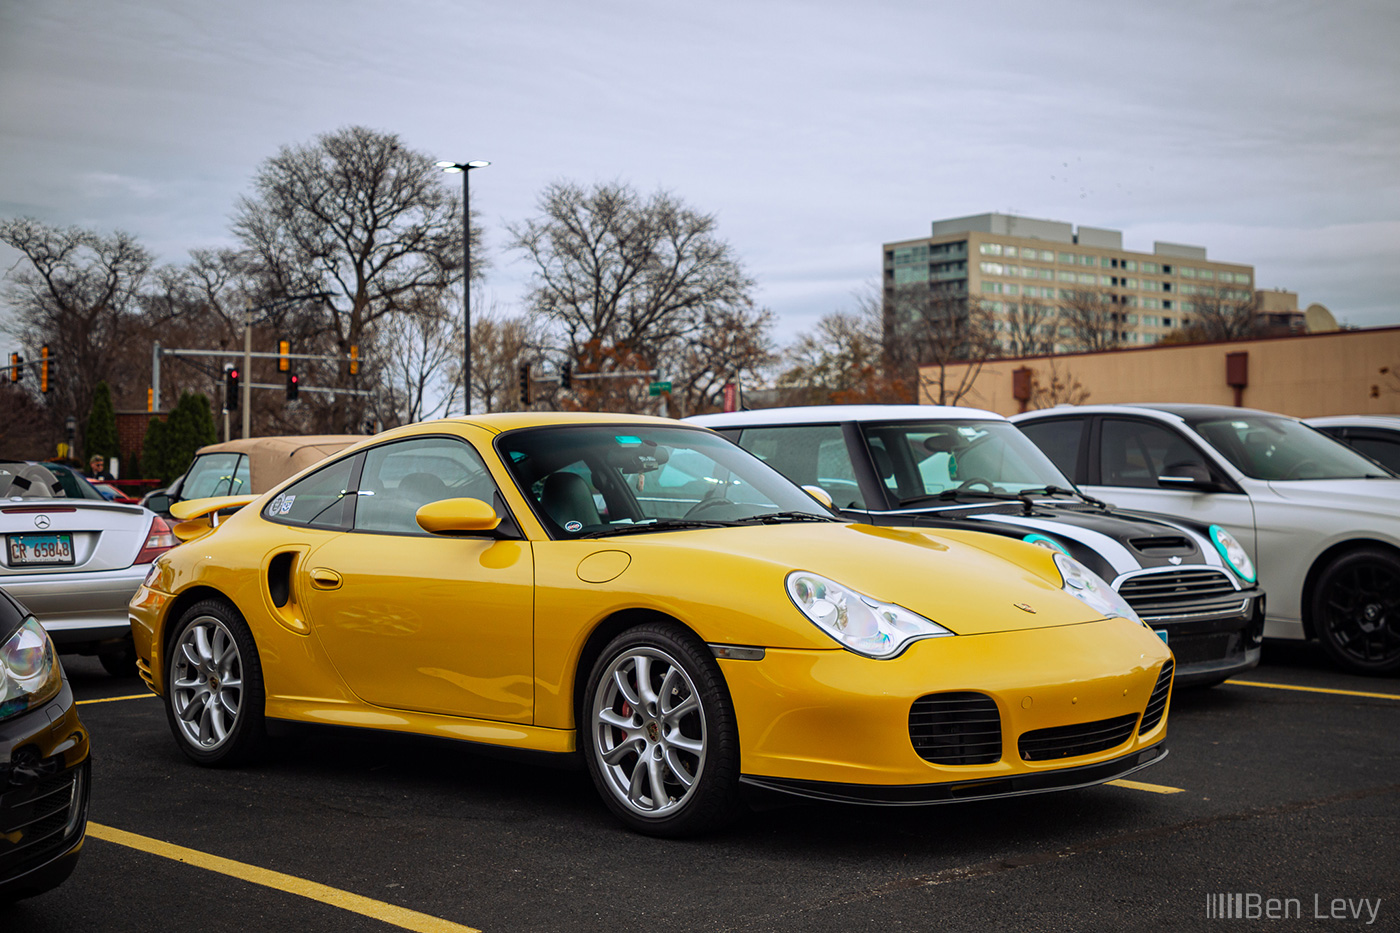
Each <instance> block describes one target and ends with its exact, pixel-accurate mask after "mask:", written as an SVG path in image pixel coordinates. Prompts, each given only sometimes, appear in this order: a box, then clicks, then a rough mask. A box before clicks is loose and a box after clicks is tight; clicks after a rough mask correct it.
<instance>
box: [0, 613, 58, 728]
mask: <svg viewBox="0 0 1400 933" xmlns="http://www.w3.org/2000/svg"><path fill="white" fill-rule="evenodd" d="M62 686H63V681H62V675H61V674H60V673H59V666H58V661H57V656H56V655H55V654H54V650H53V642H51V641H50V640H49V633H48V632H46V631H44V627H43V626H42V625H40V624H39V623H38V622H36V621H35V620H34V618H33V617H32V616H31V617H30V618H28V619H26V620H25V621H24V623H23V624H22V625H21V626H20V627H19V629H18V630H16V631H15V633H14V634H13V635H11V636H10V637H9V639H8V640H7V641H6V642H5V644H4V645H0V720H3V719H9V718H11V717H13V716H18V715H19V714H20V713H23V712H27V711H28V710H31V709H34V708H35V707H36V706H41V705H42V704H44V703H47V702H48V701H49V700H52V699H53V698H54V697H55V696H57V695H58V691H59V690H60V689H61V688H62Z"/></svg>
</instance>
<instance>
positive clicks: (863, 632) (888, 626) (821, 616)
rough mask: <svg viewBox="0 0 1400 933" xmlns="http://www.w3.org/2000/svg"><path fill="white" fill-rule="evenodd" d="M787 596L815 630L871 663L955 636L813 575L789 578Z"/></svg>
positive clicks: (798, 573)
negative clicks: (925, 642) (922, 641)
mask: <svg viewBox="0 0 1400 933" xmlns="http://www.w3.org/2000/svg"><path fill="white" fill-rule="evenodd" d="M787 591H788V595H789V596H790V597H792V601H793V602H794V603H795V604H796V605H797V608H798V609H801V610H802V614H803V615H805V616H806V617H807V618H809V619H811V620H812V622H813V624H815V625H816V626H817V628H819V629H821V630H822V631H823V632H825V633H826V634H828V635H830V636H831V637H832V638H834V639H835V640H836V642H837V644H839V645H840V646H841V647H843V648H845V649H847V650H849V651H854V652H855V653H856V654H861V655H864V656H865V657H867V658H880V659H885V658H893V657H895V656H896V655H898V654H899V653H900V652H901V651H903V650H904V648H905V646H906V645H908V644H909V643H910V642H911V641H916V640H918V639H920V638H941V637H943V636H945V635H952V634H954V633H953V632H950V631H948V630H947V629H946V628H944V627H943V626H941V625H939V624H938V623H937V622H933V621H931V620H929V619H925V618H924V617H923V616H921V615H919V614H918V613H916V612H910V611H909V610H908V609H905V608H904V607H903V606H896V605H894V604H893V603H882V602H880V601H879V600H875V599H871V598H870V597H869V596H865V595H863V594H861V593H857V592H856V591H855V590H853V589H851V588H850V587H846V586H842V585H841V584H839V583H837V582H836V581H834V580H828V579H827V578H826V577H823V576H818V575H817V574H815V573H807V572H805V571H802V570H795V571H793V572H792V573H790V574H788V576H787Z"/></svg>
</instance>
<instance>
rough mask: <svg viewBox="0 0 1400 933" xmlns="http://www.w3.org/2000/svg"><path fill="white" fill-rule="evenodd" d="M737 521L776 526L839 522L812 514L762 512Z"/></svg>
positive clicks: (828, 517)
mask: <svg viewBox="0 0 1400 933" xmlns="http://www.w3.org/2000/svg"><path fill="white" fill-rule="evenodd" d="M737 521H739V522H761V523H763V524H765V525H776V524H778V523H779V522H839V521H841V519H839V518H833V517H831V516H830V515H817V514H815V513H812V512H764V513H763V514H762V515H750V516H748V517H746V518H740V519H737Z"/></svg>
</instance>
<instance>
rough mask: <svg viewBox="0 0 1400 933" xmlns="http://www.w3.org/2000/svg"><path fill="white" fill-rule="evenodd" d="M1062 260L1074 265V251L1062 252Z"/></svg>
mask: <svg viewBox="0 0 1400 933" xmlns="http://www.w3.org/2000/svg"><path fill="white" fill-rule="evenodd" d="M1060 262H1062V263H1065V264H1066V265H1070V266H1072V265H1074V254H1073V253H1061V254H1060Z"/></svg>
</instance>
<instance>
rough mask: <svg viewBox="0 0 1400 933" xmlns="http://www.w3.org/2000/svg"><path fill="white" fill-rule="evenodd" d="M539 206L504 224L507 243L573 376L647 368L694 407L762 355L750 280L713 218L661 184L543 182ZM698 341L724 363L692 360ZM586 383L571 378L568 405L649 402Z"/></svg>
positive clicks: (763, 319)
mask: <svg viewBox="0 0 1400 933" xmlns="http://www.w3.org/2000/svg"><path fill="white" fill-rule="evenodd" d="M539 210H540V215H539V216H538V217H535V218H532V219H530V220H527V221H525V222H523V223H520V224H516V225H513V226H510V227H509V228H508V229H509V230H510V233H511V237H512V240H511V243H510V245H511V246H512V247H513V248H515V249H517V250H520V251H521V252H523V253H524V254H525V256H526V258H527V259H528V260H529V261H530V263H531V265H532V266H533V273H534V284H533V287H532V289H531V291H530V294H529V298H528V306H529V309H530V311H531V312H532V313H534V314H537V315H539V316H540V317H541V318H542V319H543V320H545V321H548V322H549V323H550V324H551V325H553V327H555V328H557V330H558V332H559V339H560V341H561V343H562V344H563V347H562V354H563V356H564V361H565V362H566V363H567V364H568V365H571V366H572V367H573V368H574V370H575V371H576V372H579V373H580V374H591V373H595V372H600V371H602V372H609V371H631V369H630V367H640V368H642V369H652V368H655V369H658V370H660V371H661V372H662V375H663V376H666V377H670V381H672V382H673V387H674V389H675V394H676V396H677V397H678V398H679V399H683V400H684V404H685V405H686V407H693V408H699V407H702V406H703V405H704V404H705V401H706V400H708V399H711V397H712V396H713V395H714V394H715V393H716V392H717V391H718V389H716V388H715V387H716V386H717V385H722V384H723V381H725V380H726V379H727V378H733V377H735V376H737V375H740V374H741V373H742V372H743V371H744V370H745V369H746V368H747V367H750V366H752V365H753V361H754V360H758V359H762V358H763V356H764V353H765V352H766V347H767V346H768V337H767V331H768V329H769V328H770V326H771V317H770V316H769V315H768V314H767V313H764V312H760V311H757V310H756V309H755V308H754V303H753V298H752V292H753V288H754V283H753V280H752V279H750V278H749V277H748V276H747V275H746V274H745V272H744V269H743V266H742V265H741V263H740V262H739V260H738V259H737V258H736V257H735V255H734V252H733V250H732V249H731V248H730V246H729V245H728V244H727V243H725V242H724V241H722V240H720V239H719V238H718V236H717V235H716V232H715V228H716V222H715V218H714V217H713V215H709V214H701V213H698V212H696V211H694V210H692V209H690V208H688V207H686V206H685V205H684V204H683V203H682V202H681V201H680V200H679V199H677V198H675V197H674V196H673V195H670V194H668V193H666V192H664V191H662V192H657V193H655V194H653V195H651V196H650V197H647V198H643V197H642V196H641V195H639V194H637V192H635V191H634V190H633V189H632V188H630V187H628V186H626V185H622V184H598V185H594V186H593V187H592V188H591V189H587V190H586V189H584V188H583V187H582V186H580V185H578V184H576V183H573V182H568V181H560V182H555V183H553V184H551V185H549V186H548V187H547V188H546V189H545V191H544V192H543V193H542V194H541V196H540V200H539ZM718 328H725V329H728V330H729V333H728V334H718V333H716V330H717V329H718ZM706 346H710V347H718V346H724V347H726V351H725V354H724V356H725V359H724V360H722V361H714V365H709V366H697V365H695V364H696V363H697V362H698V361H699V359H700V354H701V352H702V350H703V348H704V347H706ZM733 366H737V367H739V370H738V371H734V372H725V371H724V369H726V368H728V367H733ZM592 367H600V368H601V369H593V368H592ZM589 382H591V383H599V384H598V385H587V386H585V385H583V384H582V383H580V384H579V385H578V386H577V387H576V388H577V389H579V391H578V392H576V393H575V397H574V399H573V401H574V402H575V403H578V404H586V403H587V401H586V400H588V399H590V398H591V399H592V400H593V402H595V403H597V404H604V403H606V404H609V405H618V404H626V405H628V406H631V407H629V409H628V410H643V409H646V408H648V407H651V403H650V402H649V401H645V400H643V399H645V397H644V396H643V397H638V396H636V395H635V394H629V393H628V392H622V391H621V390H620V389H618V391H614V389H607V390H605V389H604V388H603V387H602V385H601V383H602V382H603V380H589ZM619 392H621V394H619ZM605 399H606V402H605Z"/></svg>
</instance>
